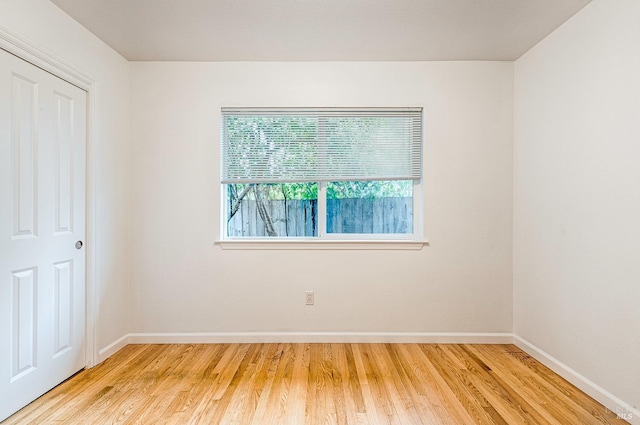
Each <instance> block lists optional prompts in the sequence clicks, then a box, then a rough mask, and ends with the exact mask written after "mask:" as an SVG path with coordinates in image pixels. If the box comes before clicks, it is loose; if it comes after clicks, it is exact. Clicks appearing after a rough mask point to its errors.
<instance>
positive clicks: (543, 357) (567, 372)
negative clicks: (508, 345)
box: [513, 335, 640, 425]
mask: <svg viewBox="0 0 640 425" xmlns="http://www.w3.org/2000/svg"><path fill="white" fill-rule="evenodd" d="M513 343H514V344H515V345H516V346H518V347H519V348H520V349H522V350H524V351H525V352H526V353H527V354H529V355H530V356H531V357H533V358H535V359H536V360H538V361H539V362H540V363H542V364H543V365H545V366H547V367H548V368H549V369H551V370H553V371H554V372H555V373H557V374H558V375H560V376H561V377H563V378H564V379H566V380H567V381H569V382H571V383H572V384H573V385H575V386H576V387H578V388H579V389H580V390H582V391H584V392H585V393H586V394H588V395H589V396H590V397H592V398H593V399H595V400H596V401H597V402H598V403H601V404H602V405H604V406H605V407H606V408H607V409H609V410H610V411H611V412H613V413H615V414H616V415H618V417H620V418H621V419H624V420H626V421H627V422H629V423H630V424H633V425H640V410H638V409H637V408H636V407H632V406H630V405H629V404H627V403H625V402H624V401H622V400H620V399H619V398H618V397H616V396H614V395H613V394H611V393H610V392H608V391H607V390H605V389H604V388H602V387H600V386H599V385H597V384H596V383H594V382H593V381H591V380H589V379H588V378H586V377H584V376H582V375H581V374H579V373H578V372H576V371H575V370H573V369H571V368H570V367H569V366H567V365H566V364H564V363H562V362H561V361H559V360H557V359H556V358H554V357H553V356H551V355H550V354H548V353H546V352H545V351H543V350H541V349H539V348H538V347H536V346H535V345H533V344H532V343H530V342H529V341H527V340H525V339H523V338H521V337H519V336H518V335H514V336H513Z"/></svg>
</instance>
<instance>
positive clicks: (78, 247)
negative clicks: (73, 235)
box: [76, 241, 83, 249]
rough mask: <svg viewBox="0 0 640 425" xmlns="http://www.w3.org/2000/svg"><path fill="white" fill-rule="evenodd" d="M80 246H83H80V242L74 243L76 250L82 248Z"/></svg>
mask: <svg viewBox="0 0 640 425" xmlns="http://www.w3.org/2000/svg"><path fill="white" fill-rule="evenodd" d="M82 245H83V244H82V241H78V242H76V249H80V248H82Z"/></svg>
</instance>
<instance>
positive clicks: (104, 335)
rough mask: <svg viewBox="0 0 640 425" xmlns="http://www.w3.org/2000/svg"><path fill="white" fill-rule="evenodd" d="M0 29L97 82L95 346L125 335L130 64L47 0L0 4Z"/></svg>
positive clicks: (95, 141)
mask: <svg viewBox="0 0 640 425" xmlns="http://www.w3.org/2000/svg"><path fill="white" fill-rule="evenodd" d="M0 26H1V27H3V28H5V29H7V30H9V31H10V32H12V33H18V34H19V35H20V36H22V37H23V38H26V39H29V40H30V41H32V42H34V43H36V44H38V45H40V46H42V47H44V48H45V49H47V50H49V51H52V52H53V53H55V54H56V55H58V56H60V57H62V58H63V59H64V60H65V61H67V62H69V63H71V64H73V65H74V66H76V67H78V68H79V69H81V70H82V71H83V72H85V73H88V74H89V75H91V76H92V77H93V78H95V79H96V80H97V84H96V87H97V96H96V102H95V105H94V106H95V108H96V115H95V118H96V120H95V121H94V122H93V124H94V125H95V126H96V131H95V132H94V135H95V136H96V137H95V139H94V140H93V141H92V143H93V144H92V148H93V150H94V155H95V158H96V161H95V163H94V164H93V165H94V173H95V190H94V195H95V198H96V200H95V204H96V211H95V214H96V217H95V228H96V235H95V240H94V241H89V242H90V243H91V242H93V243H94V244H95V252H96V258H95V267H96V274H95V283H96V289H97V292H98V301H97V302H98V306H99V309H98V311H97V312H96V313H97V322H98V323H97V329H96V331H97V335H96V337H97V345H98V348H102V347H104V346H106V345H108V344H109V343H111V342H113V341H114V340H116V339H118V338H120V337H122V336H123V335H125V334H127V332H128V330H129V327H128V317H127V316H128V312H127V305H128V294H127V290H128V285H127V274H128V266H127V258H128V256H127V253H128V238H127V230H128V215H127V206H128V162H129V158H128V155H129V152H128V140H129V139H128V137H129V63H128V62H127V61H126V60H125V59H124V58H122V57H121V56H120V55H118V54H117V53H116V52H115V51H113V50H112V49H111V48H109V47H108V46H106V45H105V44H104V43H102V42H101V41H100V40H99V39H98V38H96V37H95V36H94V35H92V34H91V33H89V32H88V31H87V30H86V29H85V28H84V27H82V26H81V25H79V24H78V23H77V22H76V21H74V20H73V19H71V18H70V17H69V16H68V15H67V14H65V13H64V12H62V11H61V10H60V9H58V8H57V7H56V6H54V5H53V4H52V3H51V2H49V1H48V0H2V1H0Z"/></svg>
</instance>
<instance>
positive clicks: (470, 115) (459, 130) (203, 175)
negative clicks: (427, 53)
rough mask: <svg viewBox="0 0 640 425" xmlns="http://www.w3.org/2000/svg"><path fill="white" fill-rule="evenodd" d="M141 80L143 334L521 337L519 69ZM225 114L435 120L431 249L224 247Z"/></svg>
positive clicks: (136, 105) (160, 70)
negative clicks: (264, 109)
mask: <svg viewBox="0 0 640 425" xmlns="http://www.w3.org/2000/svg"><path fill="white" fill-rule="evenodd" d="M131 70H132V75H131V108H132V109H131V123H132V124H131V125H132V164H131V165H132V187H131V190H132V210H131V217H132V234H131V237H132V250H131V255H132V262H131V264H132V294H131V295H132V302H133V304H132V331H133V332H233V331H245V332H264V331H274V332H288V331H301V332H315V331H326V332H338V331H354V332H362V331H377V332H480V333H482V332H507V333H508V332H511V324H512V296H511V295H512V290H511V279H512V276H511V270H512V264H511V256H512V220H511V214H512V124H513V87H512V85H513V64H512V63H497V62H493V63H488V62H441V63H157V62H156V63H144V62H137V63H136V62H134V63H132V64H131ZM221 106H423V107H424V124H425V125H424V127H425V135H424V147H425V149H424V152H425V154H424V170H425V171H424V176H425V184H424V200H425V215H424V227H425V233H426V236H427V238H428V239H429V240H430V242H431V246H428V247H425V248H424V249H423V250H422V251H417V252H416V251H400V252H398V251H295V250H289V251H228V250H226V251H225V250H222V249H221V248H220V247H219V246H214V245H213V242H214V240H215V239H216V238H218V237H219V235H218V228H219V220H220V187H219V174H220V171H219V149H220V147H219V143H220V137H219V134H220V127H219V126H220V107H221ZM305 290H314V291H315V292H316V305H315V306H313V307H305V306H304V305H303V300H304V291H305Z"/></svg>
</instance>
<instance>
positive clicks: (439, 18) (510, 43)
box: [51, 0, 591, 61]
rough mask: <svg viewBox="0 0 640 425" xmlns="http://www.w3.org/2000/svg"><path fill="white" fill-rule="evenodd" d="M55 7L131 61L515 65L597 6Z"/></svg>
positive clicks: (208, 1) (224, 3) (312, 3)
mask: <svg viewBox="0 0 640 425" xmlns="http://www.w3.org/2000/svg"><path fill="white" fill-rule="evenodd" d="M51 1H52V2H53V3H55V4H56V5H58V6H59V7H60V8H62V9H63V10H64V11H65V12H67V13H68V14H69V15H71V16H72V17H73V18H75V19H76V20H77V21H78V22H80V23H81V24H82V25H84V26H85V27H86V28H87V29H89V31H91V32H92V33H94V34H95V35H97V36H98V37H100V38H101V39H102V40H103V41H104V42H106V43H107V44H108V45H109V46H111V47H112V48H113V49H115V50H116V51H118V52H119V53H120V54H121V55H123V56H124V57H125V58H127V59H129V60H132V61H424V60H506V61H510V60H515V59H517V58H518V57H520V56H521V55H522V54H524V53H525V52H526V51H527V50H529V49H530V48H531V47H533V46H534V45H535V44H536V43H538V42H539V41H540V40H542V39H543V38H544V37H546V36H547V35H548V34H549V33H551V32H552V31H553V30H555V29H556V28H557V27H558V26H560V25H561V24H562V23H563V22H565V21H566V20H567V19H569V18H570V17H571V16H573V15H574V14H575V13H576V12H578V11H579V10H580V9H582V8H583V7H584V6H585V5H587V4H588V3H589V2H590V1H591V0H51Z"/></svg>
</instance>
